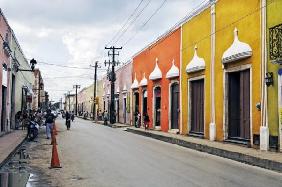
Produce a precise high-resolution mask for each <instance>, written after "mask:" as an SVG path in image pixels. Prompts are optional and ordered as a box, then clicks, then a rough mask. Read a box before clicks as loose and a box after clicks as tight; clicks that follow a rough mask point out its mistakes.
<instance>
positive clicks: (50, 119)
mask: <svg viewBox="0 0 282 187" xmlns="http://www.w3.org/2000/svg"><path fill="white" fill-rule="evenodd" d="M44 118H45V124H46V136H47V139H50V138H51V132H52V129H53V125H54V122H55V116H54V114H52V113H51V110H50V109H48V110H47V114H46V115H45V117H44Z"/></svg>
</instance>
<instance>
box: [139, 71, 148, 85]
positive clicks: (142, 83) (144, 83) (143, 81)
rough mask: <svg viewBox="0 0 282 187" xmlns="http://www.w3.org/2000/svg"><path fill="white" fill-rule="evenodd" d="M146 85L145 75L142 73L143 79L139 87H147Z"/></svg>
mask: <svg viewBox="0 0 282 187" xmlns="http://www.w3.org/2000/svg"><path fill="white" fill-rule="evenodd" d="M147 85H148V80H147V79H146V77H145V73H144V76H143V79H142V80H141V81H140V84H139V86H147Z"/></svg>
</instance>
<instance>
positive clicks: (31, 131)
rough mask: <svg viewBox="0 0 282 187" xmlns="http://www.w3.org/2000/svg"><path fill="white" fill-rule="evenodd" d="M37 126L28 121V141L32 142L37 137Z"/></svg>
mask: <svg viewBox="0 0 282 187" xmlns="http://www.w3.org/2000/svg"><path fill="white" fill-rule="evenodd" d="M38 131H39V125H38V123H36V122H34V121H30V122H29V124H28V134H27V136H28V139H29V140H30V141H32V140H34V139H35V138H36V137H37V136H38Z"/></svg>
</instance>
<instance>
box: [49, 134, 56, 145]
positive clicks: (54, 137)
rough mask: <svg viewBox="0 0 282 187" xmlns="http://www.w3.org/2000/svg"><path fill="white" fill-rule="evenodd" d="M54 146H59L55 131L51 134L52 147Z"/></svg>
mask: <svg viewBox="0 0 282 187" xmlns="http://www.w3.org/2000/svg"><path fill="white" fill-rule="evenodd" d="M53 144H56V145H57V140H56V136H55V132H54V130H52V133H51V144H50V145H53Z"/></svg>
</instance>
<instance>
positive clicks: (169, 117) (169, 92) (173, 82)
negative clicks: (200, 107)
mask: <svg viewBox="0 0 282 187" xmlns="http://www.w3.org/2000/svg"><path fill="white" fill-rule="evenodd" d="M173 84H178V86H179V81H178V80H171V81H170V83H169V86H168V89H169V91H168V97H169V98H168V106H169V109H168V111H169V112H168V129H169V130H172V132H175V131H176V130H178V131H179V129H180V125H181V124H180V120H179V118H180V116H178V122H179V124H178V129H172V128H171V96H172V93H171V91H172V89H171V86H172V85H173ZM179 94H180V90H179ZM179 97H180V96H179ZM180 104H181V103H180V102H179V107H180ZM179 115H180V112H179Z"/></svg>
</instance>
